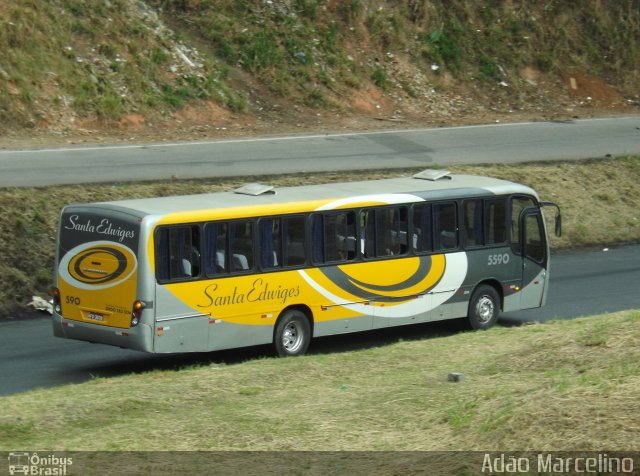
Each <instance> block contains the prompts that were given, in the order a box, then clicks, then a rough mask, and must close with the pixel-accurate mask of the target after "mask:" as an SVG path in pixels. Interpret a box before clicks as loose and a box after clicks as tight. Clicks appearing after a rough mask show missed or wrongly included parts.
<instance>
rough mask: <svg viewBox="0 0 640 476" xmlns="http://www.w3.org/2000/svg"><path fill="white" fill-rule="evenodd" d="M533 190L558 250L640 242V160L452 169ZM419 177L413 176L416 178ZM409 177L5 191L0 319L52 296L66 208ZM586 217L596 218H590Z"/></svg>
mask: <svg viewBox="0 0 640 476" xmlns="http://www.w3.org/2000/svg"><path fill="white" fill-rule="evenodd" d="M452 170H453V171H456V172H463V173H473V174H480V175H490V176H495V177H499V178H505V179H511V180H515V181H519V182H522V183H525V184H527V185H531V186H532V187H533V188H534V189H536V190H538V191H539V193H540V195H541V196H542V198H543V199H545V200H551V201H555V202H557V203H559V204H560V206H561V207H562V210H563V217H564V236H563V238H561V239H559V240H558V239H556V238H553V239H552V240H553V241H552V247H553V248H554V249H558V248H565V247H572V246H584V245H595V244H602V245H610V244H613V243H616V242H624V241H638V240H640V216H639V215H638V209H640V189H639V188H638V186H637V184H638V183H640V157H634V158H617V159H607V160H598V161H591V162H586V163H585V162H564V163H545V164H528V165H493V166H460V167H452ZM411 172H415V171H405V173H411ZM400 173H402V171H378V172H367V173H365V174H364V175H363V173H362V172H349V173H340V174H337V173H325V174H312V175H292V176H282V177H244V178H242V179H237V180H215V179H210V180H203V181H174V182H160V183H150V184H114V185H111V186H100V187H95V186H80V185H74V186H64V187H50V188H25V189H5V190H0V276H2V279H0V302H2V303H3V308H2V309H1V310H0V316H2V315H7V314H9V313H11V312H14V311H16V310H19V309H21V308H24V306H25V305H26V303H28V302H29V301H30V300H31V295H32V294H39V295H42V296H47V295H48V294H49V287H50V283H51V270H52V267H53V255H54V249H55V233H56V232H55V230H56V226H57V220H58V216H59V213H60V210H61V208H62V207H63V206H64V205H67V204H69V203H78V202H91V201H103V200H114V199H125V198H131V197H152V196H158V195H171V194H192V193H201V192H212V191H219V190H230V189H233V188H235V187H237V186H238V185H239V184H241V183H247V182H251V181H261V182H266V183H269V184H273V185H275V186H284V185H300V184H311V183H323V182H330V181H336V180H339V181H350V180H361V179H362V178H363V177H364V178H381V177H390V176H397V175H398V174H400ZM585 210H587V211H588V214H587V215H585Z"/></svg>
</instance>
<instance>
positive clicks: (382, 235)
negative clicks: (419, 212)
mask: <svg viewBox="0 0 640 476" xmlns="http://www.w3.org/2000/svg"><path fill="white" fill-rule="evenodd" d="M407 217H408V209H407V207H393V208H375V209H368V210H364V211H363V212H362V213H361V225H362V226H361V229H362V230H363V236H362V240H363V242H364V246H363V251H364V256H365V257H367V258H373V257H378V258H380V257H385V256H399V255H404V254H406V253H407V252H408V250H409V244H408V241H407V231H408V218H407Z"/></svg>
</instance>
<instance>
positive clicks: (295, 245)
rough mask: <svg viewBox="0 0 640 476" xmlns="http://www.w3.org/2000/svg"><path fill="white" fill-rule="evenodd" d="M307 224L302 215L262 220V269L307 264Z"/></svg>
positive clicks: (260, 226)
mask: <svg viewBox="0 0 640 476" xmlns="http://www.w3.org/2000/svg"><path fill="white" fill-rule="evenodd" d="M305 223H306V221H305V217H304V216H302V215H299V216H291V217H287V216H284V217H275V218H263V219H261V220H260V222H259V228H260V265H261V266H262V268H264V269H268V268H282V267H284V266H299V265H302V264H304V263H305V262H306V260H307V256H306V249H305Z"/></svg>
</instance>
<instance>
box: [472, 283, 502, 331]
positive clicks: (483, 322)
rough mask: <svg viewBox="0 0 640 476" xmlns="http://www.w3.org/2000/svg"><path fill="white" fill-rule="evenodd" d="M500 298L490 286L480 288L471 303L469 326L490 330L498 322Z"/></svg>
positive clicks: (475, 292)
mask: <svg viewBox="0 0 640 476" xmlns="http://www.w3.org/2000/svg"><path fill="white" fill-rule="evenodd" d="M499 314H500V296H498V292H497V291H496V290H495V289H494V288H493V287H492V286H488V285H482V286H479V287H478V288H477V289H476V290H475V291H474V293H473V295H472V296H471V301H469V314H468V316H467V317H468V319H469V325H470V326H471V328H472V329H481V330H483V329H489V328H490V327H491V326H493V325H494V324H495V323H496V322H497V321H498V315H499Z"/></svg>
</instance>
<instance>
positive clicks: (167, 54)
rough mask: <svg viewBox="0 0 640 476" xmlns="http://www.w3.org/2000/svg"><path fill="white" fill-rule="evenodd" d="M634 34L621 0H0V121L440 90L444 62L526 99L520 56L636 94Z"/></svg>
mask: <svg viewBox="0 0 640 476" xmlns="http://www.w3.org/2000/svg"><path fill="white" fill-rule="evenodd" d="M639 44H640V9H638V6H637V2H634V1H633V0H624V1H623V0H621V1H618V2H578V3H577V4H575V5H573V4H571V5H569V4H567V3H566V2H555V3H552V4H549V5H544V6H543V5H541V4H539V2H530V3H527V4H523V5H521V6H520V7H518V8H514V7H513V5H511V3H510V2H493V3H492V4H491V5H479V4H474V3H473V2H468V1H463V0H448V1H446V2H445V1H443V0H436V1H429V2H427V1H426V0H412V1H410V2H399V3H398V2H396V3H393V2H392V4H390V2H385V1H381V0H348V1H346V0H345V1H340V2H327V1H326V0H300V1H295V2H283V1H273V2H263V1H252V2H238V1H236V0H219V1H216V2H213V1H210V0H189V1H187V0H185V1H180V2H169V1H166V0H149V1H147V2H144V3H136V2H127V1H125V0H112V1H110V2H103V3H96V2H90V1H88V0H60V1H57V2H44V3H43V2H38V1H35V0H23V1H20V2H10V1H8V0H0V50H1V51H2V52H3V61H2V65H0V131H5V130H6V131H15V130H20V131H23V132H24V131H25V130H30V129H33V128H36V129H47V128H49V127H54V129H55V130H60V131H62V130H65V127H69V126H70V125H69V124H67V125H66V126H65V124H66V122H65V121H63V120H62V119H60V117H74V118H75V117H78V119H80V121H78V124H82V123H83V122H84V120H86V121H89V122H90V121H92V120H97V121H98V122H100V123H101V124H103V125H104V124H107V125H112V126H113V125H115V124H117V123H118V121H119V119H121V118H123V117H125V116H126V115H128V114H142V115H144V116H146V117H148V118H149V119H150V120H152V119H153V120H156V119H165V120H166V119H168V118H170V117H171V115H172V113H174V112H175V111H176V110H179V109H181V108H184V107H187V106H192V105H194V104H197V103H198V102H199V101H212V102H214V103H216V104H218V105H220V106H222V107H225V108H227V109H228V110H230V111H231V112H234V113H239V112H246V111H247V110H248V109H250V108H251V103H250V101H248V100H247V99H246V98H247V97H255V96H260V97H261V98H263V99H264V98H267V99H269V101H270V102H271V100H273V101H275V102H278V101H281V100H283V99H284V100H287V101H289V102H290V103H292V104H295V105H297V106H307V107H310V108H314V109H330V110H334V111H336V110H337V111H341V110H347V111H348V110H349V109H350V107H351V106H352V104H351V102H352V101H351V99H350V98H351V97H353V95H354V93H356V91H354V90H358V89H359V90H364V91H367V89H369V88H377V89H379V90H381V91H382V92H384V93H385V94H386V96H387V97H389V98H396V99H397V98H400V97H403V98H405V99H409V100H411V101H413V102H416V100H418V99H420V98H421V96H422V95H423V94H422V92H423V91H429V90H431V89H433V87H437V88H440V89H444V90H445V91H444V93H446V92H447V91H446V90H448V89H449V86H446V83H445V82H443V81H441V79H442V78H444V77H445V76H446V75H443V74H442V73H450V74H452V75H453V76H455V83H456V88H454V89H451V92H454V93H455V94H466V93H462V92H461V91H468V93H469V94H470V95H471V96H472V98H473V100H474V101H480V102H483V101H485V100H484V99H482V96H484V95H488V96H490V99H488V101H489V102H487V104H491V103H493V102H495V96H496V92H495V91H494V88H495V84H496V83H497V82H499V81H500V80H504V79H507V78H508V83H509V88H510V89H509V90H502V92H501V93H500V94H501V95H502V96H504V97H506V96H507V95H509V94H510V93H509V91H512V92H513V94H512V95H511V98H510V99H509V101H510V102H511V103H512V104H517V103H518V102H519V100H517V99H516V98H517V97H519V95H521V94H524V95H525V96H526V97H527V98H528V100H529V101H532V102H535V101H537V100H540V98H539V97H538V95H537V94H536V95H534V94H531V93H530V92H531V85H530V84H529V83H527V82H526V81H522V80H520V78H521V71H522V69H524V68H526V67H537V68H538V69H539V70H540V71H541V73H542V74H545V75H547V77H549V78H550V79H552V80H553V81H558V80H559V79H560V76H561V73H566V72H569V71H587V72H589V73H590V74H592V75H595V76H598V77H599V78H601V79H603V80H604V81H605V82H607V83H608V84H611V85H612V86H614V87H615V88H618V89H619V90H620V92H621V93H622V94H623V95H625V96H626V97H628V98H636V99H637V94H638V90H637V84H638V70H639V69H640V68H639V66H640V60H639V59H638V58H640V54H638V45H639ZM194 45H197V46H198V48H195V47H194ZM434 63H435V64H438V65H439V68H438V72H437V73H434V72H432V71H431V65H432V64H434ZM224 71H232V73H234V74H232V75H231V76H230V77H229V78H227V77H225V76H226V75H225V74H221V73H222V72H224ZM241 71H242V72H243V73H241ZM438 75H442V76H441V78H438ZM447 77H448V76H447ZM230 78H233V79H230ZM240 78H245V79H240ZM408 78H414V79H411V80H409V79H408ZM416 78H417V79H416ZM409 81H410V82H409ZM460 88H462V89H460ZM256 92H258V93H257V94H256ZM540 94H542V95H543V96H544V95H545V94H546V92H543V91H540ZM470 99H471V98H470ZM503 99H504V98H503ZM261 100H262V99H261ZM541 104H546V103H545V102H544V101H543V102H542V103H541ZM260 107H262V106H260ZM254 112H256V111H255V110H254ZM151 122H153V121H151ZM71 127H73V126H71ZM80 127H82V126H80Z"/></svg>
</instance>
